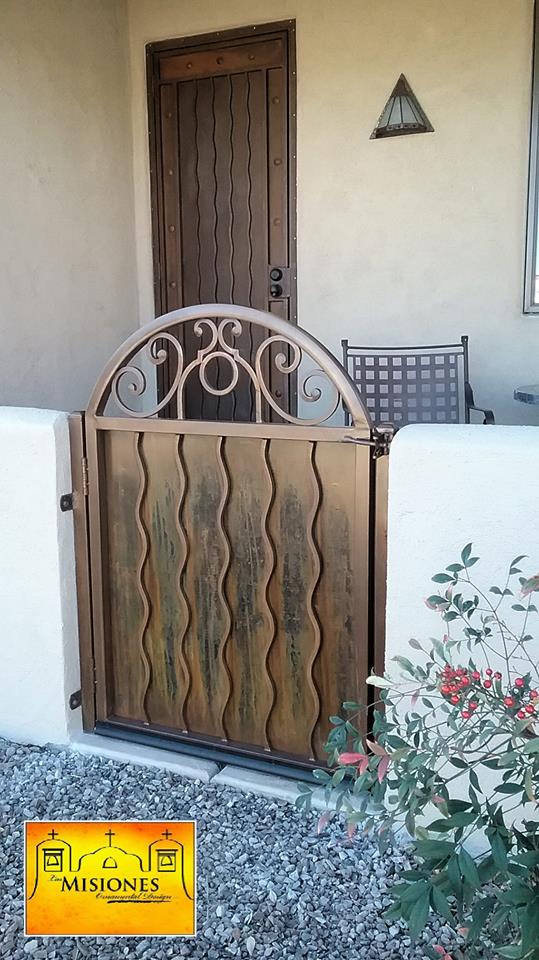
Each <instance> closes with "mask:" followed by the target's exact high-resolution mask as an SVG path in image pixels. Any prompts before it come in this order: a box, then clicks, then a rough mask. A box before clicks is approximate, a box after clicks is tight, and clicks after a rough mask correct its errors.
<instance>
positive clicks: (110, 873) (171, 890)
mask: <svg viewBox="0 0 539 960" xmlns="http://www.w3.org/2000/svg"><path fill="white" fill-rule="evenodd" d="M195 870H196V855H195V824H194V822H193V821H191V820H187V821H184V820H174V821H171V820H165V821H155V820H150V821H138V820H137V821H134V820H133V821H132V820H113V821H97V820H74V821H51V822H44V821H40V822H35V821H26V822H25V906H26V920H25V933H26V934H27V935H37V936H62V935H65V936H77V935H79V934H81V935H82V934H87V935H91V936H99V935H117V936H122V935H125V936H149V935H154V936H155V935H157V936H159V935H162V936H184V937H188V936H194V935H195V932H196V930H195V926H196V919H195Z"/></svg>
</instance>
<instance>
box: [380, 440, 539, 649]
mask: <svg viewBox="0 0 539 960" xmlns="http://www.w3.org/2000/svg"><path fill="white" fill-rule="evenodd" d="M538 474H539V429H538V428H537V427H531V426H530V427H509V426H500V427H498V426H496V427H482V426H430V425H424V426H413V427H405V428H404V429H403V430H401V431H399V433H398V434H397V436H396V438H395V440H394V441H393V444H392V446H391V455H390V460H389V516H388V593H387V649H386V654H387V661H388V668H389V667H390V664H389V661H390V659H391V657H393V656H395V654H401V655H404V656H408V657H409V656H410V647H409V644H408V641H409V639H410V638H411V637H417V638H418V639H420V640H421V639H422V638H423V639H426V640H428V638H429V637H431V636H438V637H440V638H441V636H442V632H441V628H442V627H443V623H442V622H441V621H440V618H439V615H438V614H435V613H433V611H432V610H429V609H428V608H427V607H426V606H425V604H424V602H423V601H424V598H425V597H428V596H430V595H431V594H433V593H436V592H437V588H436V585H435V584H433V583H432V582H431V577H432V576H433V575H434V574H435V573H440V571H442V570H444V568H445V567H446V566H447V564H449V563H454V562H456V561H458V560H459V557H460V551H461V550H462V548H463V547H464V546H465V544H467V543H469V542H470V541H473V550H474V555H476V556H479V557H480V562H478V563H477V564H475V565H474V567H473V575H474V578H476V580H477V583H478V585H479V586H480V587H482V588H483V587H486V591H488V589H489V587H490V586H491V585H492V584H496V585H501V586H503V585H504V582H505V577H506V576H507V568H508V565H509V563H510V562H511V560H513V558H514V557H516V556H519V555H520V554H526V555H527V557H528V559H526V560H523V561H522V564H520V566H521V567H522V569H523V571H524V572H525V573H526V574H529V575H530V576H531V575H533V574H535V573H537V570H538V569H539V488H538V486H537V483H536V482H535V478H536V477H537V476H538ZM517 587H518V584H517ZM504 613H505V614H507V617H508V620H507V622H508V623H509V624H510V623H511V618H515V625H516V624H517V623H518V624H521V619H522V618H521V616H519V614H517V613H514V612H513V611H512V610H511V609H510V608H509V609H508V610H506V611H505V610H504ZM530 632H531V633H535V634H536V641H535V645H534V646H533V645H532V647H529V652H530V654H531V655H532V656H535V658H536V659H539V627H538V625H537V624H536V623H535V622H533V623H532V622H530Z"/></svg>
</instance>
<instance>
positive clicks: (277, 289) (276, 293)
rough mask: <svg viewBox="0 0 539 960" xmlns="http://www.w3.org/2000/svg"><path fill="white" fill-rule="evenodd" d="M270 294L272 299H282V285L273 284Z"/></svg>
mask: <svg viewBox="0 0 539 960" xmlns="http://www.w3.org/2000/svg"><path fill="white" fill-rule="evenodd" d="M270 293H271V295H272V297H282V295H283V288H282V287H281V284H280V283H272V285H271V287H270Z"/></svg>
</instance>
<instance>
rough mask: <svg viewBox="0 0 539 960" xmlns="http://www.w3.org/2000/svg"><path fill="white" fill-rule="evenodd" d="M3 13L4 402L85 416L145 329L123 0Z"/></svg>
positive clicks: (17, 4) (33, 3)
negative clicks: (98, 383)
mask: <svg viewBox="0 0 539 960" xmlns="http://www.w3.org/2000/svg"><path fill="white" fill-rule="evenodd" d="M0 6H1V9H0V20H1V28H0V116H1V117H2V132H1V136H0V178H1V181H2V200H1V205H0V338H1V348H0V403H9V404H21V405H29V406H32V405H33V406H43V407H46V406H49V407H56V406H58V407H60V408H62V409H69V408H77V407H78V408H80V407H81V406H85V405H86V403H87V400H88V396H89V392H90V389H91V387H92V385H93V383H94V381H95V379H96V377H97V375H98V373H99V371H100V369H101V367H102V365H103V363H104V362H105V360H106V359H107V358H108V356H109V355H110V353H111V352H112V350H113V349H114V348H115V347H116V346H117V345H118V343H119V342H121V340H122V339H123V338H124V337H125V336H126V335H127V334H128V333H129V332H131V331H132V330H133V328H134V327H136V326H137V323H138V317H137V308H136V277H135V258H134V242H133V199H132V165H131V130H130V122H129V102H128V72H127V43H126V30H127V27H126V11H125V2H124V0H2V3H1V5H0Z"/></svg>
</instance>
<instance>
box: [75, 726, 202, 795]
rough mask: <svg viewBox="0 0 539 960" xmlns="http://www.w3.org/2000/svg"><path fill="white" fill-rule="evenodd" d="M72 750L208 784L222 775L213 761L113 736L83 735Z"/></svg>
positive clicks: (80, 735) (76, 740)
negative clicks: (167, 772) (168, 771)
mask: <svg viewBox="0 0 539 960" xmlns="http://www.w3.org/2000/svg"><path fill="white" fill-rule="evenodd" d="M70 747H71V749H72V750H76V751H77V753H86V754H94V755H95V754H97V755H98V756H100V757H106V758H107V759H109V760H117V761H118V762H119V763H133V764H135V765H138V766H141V767H157V768H158V769H160V770H170V771H171V772H172V773H175V774H177V775H178V776H179V777H187V778H188V779H190V780H201V781H202V782H203V783H209V781H210V780H212V779H213V778H214V777H215V775H216V774H217V773H218V772H219V767H218V766H217V764H216V763H213V762H212V761H211V760H200V759H198V758H197V757H189V756H187V755H186V754H184V753H174V752H173V751H172V750H160V749H159V748H157V747H147V746H146V745H144V744H141V743H131V742H130V741H127V740H114V739H113V738H112V737H100V736H99V735H98V734H95V733H80V734H79V735H78V736H77V737H76V738H75V739H74V740H72V741H71V744H70Z"/></svg>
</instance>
